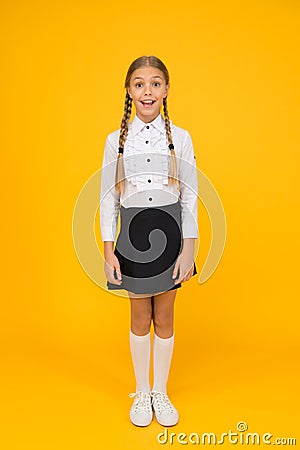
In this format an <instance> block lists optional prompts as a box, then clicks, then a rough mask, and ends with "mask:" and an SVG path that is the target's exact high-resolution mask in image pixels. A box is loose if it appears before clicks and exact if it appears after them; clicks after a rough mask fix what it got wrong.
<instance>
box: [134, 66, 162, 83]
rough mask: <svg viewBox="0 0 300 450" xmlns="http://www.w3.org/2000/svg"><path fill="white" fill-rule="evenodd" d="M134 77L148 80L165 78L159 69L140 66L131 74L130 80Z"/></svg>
mask: <svg viewBox="0 0 300 450" xmlns="http://www.w3.org/2000/svg"><path fill="white" fill-rule="evenodd" d="M135 79H142V80H150V79H157V80H158V79H161V80H165V77H164V74H163V72H162V71H161V70H159V69H156V67H150V66H145V67H140V68H139V69H136V70H135V71H134V72H133V73H132V75H131V78H130V80H131V81H133V80H135Z"/></svg>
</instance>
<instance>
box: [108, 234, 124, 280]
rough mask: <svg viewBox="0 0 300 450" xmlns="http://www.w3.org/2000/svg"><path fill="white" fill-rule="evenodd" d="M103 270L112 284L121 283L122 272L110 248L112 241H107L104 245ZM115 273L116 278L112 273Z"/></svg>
mask: <svg viewBox="0 0 300 450" xmlns="http://www.w3.org/2000/svg"><path fill="white" fill-rule="evenodd" d="M104 258H105V261H104V272H105V276H106V278H107V280H108V281H109V282H110V283H112V284H118V285H120V284H122V274H121V270H120V263H119V260H118V258H117V257H116V255H115V254H114V252H113V250H112V243H109V242H107V244H106V243H105V245H104ZM115 271H116V273H117V279H116V278H115V275H114V273H115Z"/></svg>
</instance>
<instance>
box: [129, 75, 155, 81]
mask: <svg viewBox="0 0 300 450" xmlns="http://www.w3.org/2000/svg"><path fill="white" fill-rule="evenodd" d="M151 78H160V79H161V80H162V77H160V76H159V75H154V76H153V77H151ZM143 79H144V78H143V77H134V79H133V81H134V80H143Z"/></svg>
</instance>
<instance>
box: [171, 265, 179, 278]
mask: <svg viewBox="0 0 300 450" xmlns="http://www.w3.org/2000/svg"><path fill="white" fill-rule="evenodd" d="M178 271H179V261H178V260H177V261H176V264H175V267H174V270H173V275H172V278H173V280H174V278H176V277H177V275H178Z"/></svg>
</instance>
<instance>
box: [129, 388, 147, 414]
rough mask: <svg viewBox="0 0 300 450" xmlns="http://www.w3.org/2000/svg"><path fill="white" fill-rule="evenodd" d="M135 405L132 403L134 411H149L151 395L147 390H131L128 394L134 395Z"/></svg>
mask: <svg viewBox="0 0 300 450" xmlns="http://www.w3.org/2000/svg"><path fill="white" fill-rule="evenodd" d="M135 396H136V400H135V405H134V408H133V409H134V412H141V411H145V410H146V411H147V412H151V397H150V394H149V393H148V392H143V391H138V392H131V393H130V394H129V397H135Z"/></svg>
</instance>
